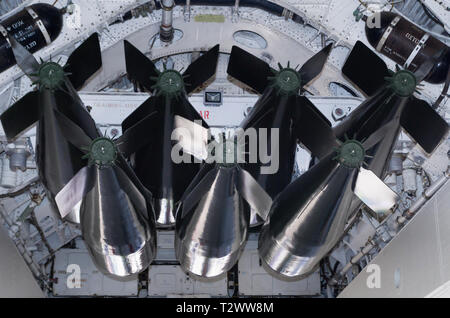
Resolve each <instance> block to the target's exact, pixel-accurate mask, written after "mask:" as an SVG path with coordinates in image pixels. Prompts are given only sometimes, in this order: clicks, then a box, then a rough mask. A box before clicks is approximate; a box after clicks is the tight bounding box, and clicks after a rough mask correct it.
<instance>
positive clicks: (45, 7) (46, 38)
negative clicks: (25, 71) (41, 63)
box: [0, 3, 63, 72]
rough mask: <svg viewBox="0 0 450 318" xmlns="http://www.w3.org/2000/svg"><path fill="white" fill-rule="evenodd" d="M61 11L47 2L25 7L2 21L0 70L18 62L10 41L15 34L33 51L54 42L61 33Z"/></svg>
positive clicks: (15, 36) (0, 30)
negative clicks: (9, 38) (9, 37)
mask: <svg viewBox="0 0 450 318" xmlns="http://www.w3.org/2000/svg"><path fill="white" fill-rule="evenodd" d="M62 27H63V16H62V13H61V11H60V10H59V9H58V8H56V7H54V6H52V5H49V4H46V3H37V4H33V5H31V6H28V7H25V8H24V9H23V10H22V11H20V12H18V13H17V14H15V15H13V16H11V17H9V18H7V19H5V20H3V21H1V22H0V72H3V71H5V70H7V69H8V68H10V67H11V66H13V65H15V64H16V60H15V58H14V55H13V53H12V50H11V45H10V44H9V41H8V35H10V36H13V37H14V38H15V39H16V40H17V41H18V42H19V43H20V44H22V46H24V47H25V48H27V49H28V50H29V51H30V52H31V53H34V52H37V51H38V50H40V49H42V48H43V47H45V46H47V45H49V44H50V43H52V42H53V41H54V40H55V39H56V38H57V37H58V36H59V34H60V33H61V29H62Z"/></svg>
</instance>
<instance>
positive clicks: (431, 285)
mask: <svg viewBox="0 0 450 318" xmlns="http://www.w3.org/2000/svg"><path fill="white" fill-rule="evenodd" d="M449 192H450V181H449V180H447V182H446V184H445V185H444V186H443V187H442V188H441V189H440V190H439V191H438V192H437V193H436V194H435V195H434V197H433V198H432V199H430V200H429V201H428V202H427V203H426V204H425V205H424V206H423V207H422V209H421V210H420V211H419V212H418V213H417V214H416V216H415V217H414V218H413V219H412V220H411V221H410V222H409V223H408V225H407V226H406V227H405V228H403V229H402V230H401V231H400V232H399V233H398V234H397V236H396V237H395V238H394V239H393V240H392V241H391V242H390V243H389V244H388V245H387V246H386V247H385V248H384V249H383V250H382V251H381V252H380V253H379V254H378V255H377V256H376V257H375V258H374V259H373V260H372V262H371V263H370V265H372V267H370V268H369V267H366V269H364V270H363V271H362V272H361V273H360V274H359V275H358V276H357V277H356V278H355V279H354V280H353V281H352V282H351V283H350V284H349V285H348V286H347V288H346V289H345V290H344V291H343V292H342V293H341V294H340V296H339V297H343V298H346V297H425V296H427V295H428V294H430V293H433V291H435V290H436V289H438V288H439V287H441V286H442V285H444V284H446V283H447V282H448V281H450V255H449V253H448V251H449V249H450V232H449V231H448V229H449V227H450V213H449V212H450V196H449ZM412 246H414V248H411V247H412ZM370 265H369V266H370ZM373 265H375V266H377V268H378V269H376V270H374V267H373ZM377 273H378V274H379V279H380V285H379V288H370V287H371V286H372V285H371V284H370V282H371V281H372V280H373V279H378V278H374V277H375V276H374V275H377ZM368 282H369V284H368Z"/></svg>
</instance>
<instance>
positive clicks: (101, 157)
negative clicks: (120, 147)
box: [86, 137, 117, 167]
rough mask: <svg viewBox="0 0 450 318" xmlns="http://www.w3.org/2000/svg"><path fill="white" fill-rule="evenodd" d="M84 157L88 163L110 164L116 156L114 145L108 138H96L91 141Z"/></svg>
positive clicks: (100, 165) (102, 165)
mask: <svg viewBox="0 0 450 318" xmlns="http://www.w3.org/2000/svg"><path fill="white" fill-rule="evenodd" d="M86 157H87V158H88V159H89V165H92V164H95V165H97V166H98V167H104V166H112V165H113V164H114V162H115V161H116V158H117V148H116V145H115V144H114V141H113V140H111V139H109V138H106V137H100V138H97V139H95V140H94V141H92V143H91V145H90V147H89V153H88V154H87V155H86Z"/></svg>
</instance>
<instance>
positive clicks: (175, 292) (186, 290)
mask: <svg viewBox="0 0 450 318" xmlns="http://www.w3.org/2000/svg"><path fill="white" fill-rule="evenodd" d="M148 277H149V284H148V295H149V296H150V297H161V296H164V297H180V296H197V297H219V296H221V297H224V296H227V293H228V286H227V279H226V278H222V279H220V280H214V281H197V280H193V279H192V278H190V277H189V276H188V275H186V274H185V273H184V272H183V271H182V270H181V268H180V266H177V265H153V266H150V268H149V273H148Z"/></svg>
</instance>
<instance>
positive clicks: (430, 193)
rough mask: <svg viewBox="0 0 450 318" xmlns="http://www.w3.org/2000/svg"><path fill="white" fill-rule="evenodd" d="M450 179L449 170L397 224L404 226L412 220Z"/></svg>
mask: <svg viewBox="0 0 450 318" xmlns="http://www.w3.org/2000/svg"><path fill="white" fill-rule="evenodd" d="M449 178H450V168H449V169H447V171H446V172H444V174H443V175H442V176H441V177H440V178H439V179H438V180H437V181H436V182H434V183H433V184H432V185H431V186H430V187H428V189H426V190H425V191H424V192H423V193H422V196H421V197H420V198H419V199H418V200H416V201H415V202H414V203H413V204H412V205H411V207H410V208H409V209H408V210H406V212H405V213H404V215H403V216H401V217H399V218H398V219H397V223H398V224H400V225H402V224H404V223H405V222H406V221H407V220H409V219H411V218H412V217H413V216H414V215H415V214H416V213H417V211H419V210H420V208H421V207H422V206H423V205H424V204H425V203H426V202H427V201H428V200H429V199H430V198H431V197H432V196H433V195H434V194H435V193H436V192H437V191H438V190H439V189H440V188H441V187H442V186H443V185H444V184H445V183H446V182H447V180H448V179H449Z"/></svg>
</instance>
